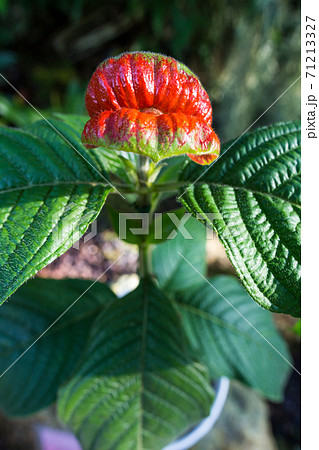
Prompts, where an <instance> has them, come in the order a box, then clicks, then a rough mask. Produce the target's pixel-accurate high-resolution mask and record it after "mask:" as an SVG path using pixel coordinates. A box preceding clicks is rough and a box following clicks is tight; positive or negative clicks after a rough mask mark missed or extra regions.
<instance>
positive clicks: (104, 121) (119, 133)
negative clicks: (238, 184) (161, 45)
mask: <svg viewBox="0 0 319 450" xmlns="http://www.w3.org/2000/svg"><path fill="white" fill-rule="evenodd" d="M85 104H86V108H87V111H88V113H89V115H90V117H91V119H90V120H89V121H88V122H87V123H86V125H85V128H84V131H83V133H82V142H83V144H84V145H85V146H86V147H88V148H93V147H97V146H103V147H106V148H108V149H111V150H122V151H127V152H134V153H138V154H140V155H146V156H149V157H150V158H151V159H152V160H153V161H155V162H158V161H160V160H162V159H164V158H168V157H171V156H176V155H181V154H185V153H187V154H188V156H189V157H190V158H191V159H193V160H194V161H195V162H197V163H199V164H210V163H211V162H212V161H214V159H216V158H217V156H218V154H219V149H220V144H219V139H218V137H217V135H216V134H215V132H214V131H213V129H212V128H211V123H212V108H211V104H210V101H209V98H208V95H207V93H206V91H205V90H204V88H203V87H202V85H201V84H200V82H199V80H198V78H197V77H196V76H195V75H194V74H193V73H192V72H191V71H190V70H189V69H188V68H187V67H186V66H184V65H183V64H181V63H179V62H178V61H176V60H175V59H173V58H169V57H166V56H162V55H159V54H156V53H148V52H134V53H125V54H123V55H120V56H118V57H116V58H110V59H108V60H106V61H104V62H102V63H101V64H100V65H99V66H98V68H97V69H96V71H95V72H94V74H93V76H92V78H91V80H90V82H89V85H88V88H87V91H86V96H85Z"/></svg>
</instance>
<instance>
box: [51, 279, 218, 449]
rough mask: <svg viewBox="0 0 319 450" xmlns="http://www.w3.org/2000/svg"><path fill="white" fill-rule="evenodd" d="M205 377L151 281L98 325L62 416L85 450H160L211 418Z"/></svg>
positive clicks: (61, 406) (64, 396) (61, 404)
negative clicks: (185, 345) (186, 430)
mask: <svg viewBox="0 0 319 450" xmlns="http://www.w3.org/2000/svg"><path fill="white" fill-rule="evenodd" d="M212 399H213V394H212V390H211V387H210V385H209V383H208V379H207V373H206V371H205V370H204V369H203V367H202V366H200V365H199V364H198V363H195V362H194V361H192V360H190V359H189V358H188V357H187V356H186V355H185V354H184V353H183V348H182V346H181V329H180V323H179V318H178V316H177V314H176V311H175V309H174V308H173V307H172V304H171V303H170V302H169V301H168V300H167V299H166V298H165V295H164V294H163V293H162V292H161V291H159V290H158V289H157V288H156V287H155V286H154V284H153V283H152V282H151V281H149V280H147V279H146V280H142V282H141V284H140V285H139V286H138V288H137V289H136V290H135V291H133V292H132V293H130V294H129V295H128V296H127V297H125V298H123V299H120V300H117V301H115V302H114V303H113V304H112V305H111V306H110V307H109V308H108V309H107V310H106V311H105V312H104V313H102V315H101V316H100V317H99V318H98V319H97V321H96V323H95V325H94V327H93V329H92V334H91V340H90V343H89V346H88V348H87V352H86V354H85V355H84V358H83V361H82V365H81V367H80V368H79V371H78V373H77V374H76V375H75V376H74V378H73V380H72V381H71V382H70V383H69V384H67V385H66V386H65V387H64V388H63V389H62V390H61V392H60V395H59V401H58V411H59V416H60V418H61V419H62V420H63V421H65V422H66V423H67V424H68V425H69V426H71V428H72V429H73V430H74V432H75V433H76V435H77V436H78V438H79V439H80V441H81V443H82V445H83V447H84V449H90V450H93V449H95V450H96V449H103V450H104V449H106V448H109V449H111V448H114V449H115V448H117V449H125V450H129V449H134V450H137V449H140V450H141V449H152V450H156V449H160V448H162V447H163V446H164V445H165V444H166V443H168V442H170V441H171V440H173V439H174V438H175V437H176V436H178V435H179V434H180V433H181V432H183V431H184V430H185V429H186V428H187V427H188V426H189V425H190V424H192V423H194V422H196V421H197V420H199V419H200V418H201V417H204V416H205V415H207V414H208V413H209V407H210V404H211V403H212Z"/></svg>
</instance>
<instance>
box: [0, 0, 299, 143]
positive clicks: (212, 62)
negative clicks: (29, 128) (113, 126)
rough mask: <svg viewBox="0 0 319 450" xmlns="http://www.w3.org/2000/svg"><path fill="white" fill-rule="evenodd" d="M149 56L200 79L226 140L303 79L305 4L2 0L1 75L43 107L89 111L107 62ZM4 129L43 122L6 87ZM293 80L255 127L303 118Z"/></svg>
mask: <svg viewBox="0 0 319 450" xmlns="http://www.w3.org/2000/svg"><path fill="white" fill-rule="evenodd" d="M133 50H150V51H155V52H161V53H164V54H167V55H170V56H173V57H174V58H176V59H179V60H181V61H183V62H184V63H185V64H187V65H188V66H189V67H190V68H191V70H193V71H194V72H195V73H196V74H197V75H199V76H200V79H201V82H202V84H203V85H204V87H205V88H206V89H207V91H208V93H209V96H210V98H211V100H212V104H213V110H214V116H215V117H214V127H215V128H216V131H217V133H218V135H219V136H220V138H221V139H222V141H225V140H227V139H230V138H233V137H235V136H237V135H239V134H241V133H242V132H243V131H244V130H245V129H246V128H247V127H248V126H249V125H250V124H251V123H252V122H253V121H254V120H255V119H256V118H257V117H258V116H259V115H260V114H262V113H263V112H264V110H265V109H266V108H267V107H268V106H270V104H271V103H272V102H273V101H274V100H276V98H277V97H278V96H279V95H280V94H281V93H282V92H283V91H284V90H285V89H286V88H287V87H288V86H289V85H290V84H291V83H292V82H293V81H294V80H295V79H296V78H298V76H299V75H300V56H299V53H300V5H299V2H297V1H291V0H250V1H249V0H243V1H240V0H237V1H236V0H233V1H231V0H224V1H221V0H210V1H209V0H206V1H200V0H179V1H178V0H175V1H172V0H160V1H156V0H155V1H149V0H117V1H114V0H113V1H107V0H106V1H105V0H103V1H102V0H95V1H94V2H92V1H91V2H90V1H88V0H71V1H67V0H54V1H49V0H20V1H17V0H11V1H9V0H0V71H1V72H2V73H3V74H4V76H6V77H7V78H8V79H9V80H10V82H11V83H12V84H14V85H15V87H16V88H17V89H19V90H20V91H21V92H22V93H23V95H25V96H26V98H27V99H28V100H29V101H31V103H32V104H34V105H35V106H36V107H37V108H40V109H43V110H48V109H49V110H54V111H60V112H61V111H62V112H65V113H83V112H84V102H83V97H84V92H85V88H86V85H87V83H88V80H89V77H90V76H91V74H92V73H93V71H94V69H95V67H96V66H97V65H98V63H100V62H101V61H102V60H103V59H105V58H107V57H109V56H114V55H117V54H118V53H121V52H123V51H133ZM0 88H1V97H0V116H2V118H1V119H0V120H1V122H2V123H13V124H17V125H24V124H25V123H26V122H27V121H32V120H35V118H37V117H36V116H35V113H34V111H32V110H30V108H27V109H26V108H25V104H24V103H23V101H22V99H21V98H19V97H18V96H17V95H16V94H14V93H13V91H12V89H11V88H10V87H9V86H8V85H6V84H5V82H4V81H3V80H0ZM299 103H300V84H299V83H296V84H295V85H294V86H293V87H292V88H291V89H290V91H289V93H287V94H286V95H285V96H283V97H282V98H281V99H280V101H279V102H278V103H276V105H275V106H274V107H272V108H271V109H270V110H269V112H267V114H266V115H265V116H264V117H262V118H261V119H260V121H259V122H258V124H268V123H271V122H274V121H281V120H289V119H297V118H298V117H299V115H300V107H299Z"/></svg>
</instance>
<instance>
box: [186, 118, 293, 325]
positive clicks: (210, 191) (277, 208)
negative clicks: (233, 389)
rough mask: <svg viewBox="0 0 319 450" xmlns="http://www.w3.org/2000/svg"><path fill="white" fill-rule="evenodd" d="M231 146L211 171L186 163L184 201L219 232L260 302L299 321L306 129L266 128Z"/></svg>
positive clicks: (246, 285) (288, 124)
mask: <svg viewBox="0 0 319 450" xmlns="http://www.w3.org/2000/svg"><path fill="white" fill-rule="evenodd" d="M227 148H228V147H227V145H226V146H225V148H224V154H223V155H222V156H221V157H220V158H219V159H218V160H217V161H216V163H215V164H213V165H212V166H211V167H209V168H203V167H200V166H199V165H196V164H193V163H187V164H186V165H185V167H184V169H183V171H182V173H181V176H180V178H181V180H184V181H187V183H188V182H189V185H188V188H187V190H186V191H185V190H184V191H181V194H182V195H181V197H180V199H181V201H182V202H183V204H184V205H185V207H186V208H187V209H188V210H189V211H192V213H193V214H195V215H197V218H199V219H200V220H204V221H205V222H206V223H209V224H211V225H212V226H213V227H214V229H215V230H216V232H217V233H218V235H219V238H220V240H221V241H222V243H223V244H224V246H225V248H226V251H227V254H228V256H229V258H230V260H231V262H232V263H233V265H234V267H235V268H236V270H237V272H238V274H239V276H240V278H241V280H242V282H243V284H244V286H245V288H246V289H247V291H248V292H249V294H250V295H251V296H252V297H253V299H254V300H256V301H257V302H258V303H259V304H260V305H262V306H263V307H264V308H267V309H270V310H272V311H276V312H282V313H288V314H291V315H293V316H298V315H299V314H300V125H299V124H298V123H294V122H289V123H281V124H277V125H273V126H270V127H264V128H260V129H257V130H255V131H253V132H252V133H248V134H246V135H245V136H243V137H242V138H240V139H238V141H234V142H233V143H232V145H231V147H230V148H229V149H228V150H227ZM225 150H227V151H225Z"/></svg>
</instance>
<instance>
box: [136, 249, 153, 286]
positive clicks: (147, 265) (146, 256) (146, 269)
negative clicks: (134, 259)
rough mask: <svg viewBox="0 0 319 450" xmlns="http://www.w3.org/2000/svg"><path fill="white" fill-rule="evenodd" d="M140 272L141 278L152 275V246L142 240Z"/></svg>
mask: <svg viewBox="0 0 319 450" xmlns="http://www.w3.org/2000/svg"><path fill="white" fill-rule="evenodd" d="M138 250H139V259H138V262H139V274H140V276H141V278H145V277H146V276H149V275H151V247H150V246H149V245H148V244H147V243H146V242H142V243H141V244H139V247H138Z"/></svg>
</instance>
